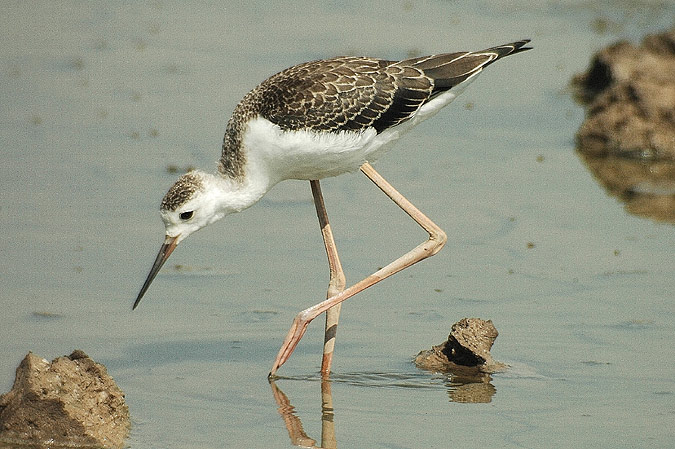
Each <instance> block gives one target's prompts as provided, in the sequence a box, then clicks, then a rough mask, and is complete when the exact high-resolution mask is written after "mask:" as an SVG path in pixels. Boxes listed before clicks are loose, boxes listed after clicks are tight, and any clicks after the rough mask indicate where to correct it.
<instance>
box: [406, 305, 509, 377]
mask: <svg viewBox="0 0 675 449" xmlns="http://www.w3.org/2000/svg"><path fill="white" fill-rule="evenodd" d="M497 335H499V333H498V332H497V329H496V328H495V327H494V325H493V324H492V321H491V320H487V321H485V320H481V319H480V318H463V319H461V320H459V321H458V322H456V323H455V324H453V325H452V329H451V332H450V335H449V336H448V339H447V340H446V341H445V342H443V343H441V344H440V345H436V346H434V347H432V348H431V349H429V350H424V351H421V352H420V353H419V354H417V357H415V364H416V365H417V366H418V367H419V368H422V369H427V370H431V371H443V372H455V373H456V372H464V373H468V372H471V371H473V372H476V373H493V372H495V371H500V370H502V369H504V368H505V367H506V365H504V364H503V363H499V362H496V361H494V360H493V359H492V355H491V354H490V349H491V348H492V345H493V343H494V341H495V339H496V338H497Z"/></svg>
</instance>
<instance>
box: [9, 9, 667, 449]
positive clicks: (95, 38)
mask: <svg viewBox="0 0 675 449" xmlns="http://www.w3.org/2000/svg"><path fill="white" fill-rule="evenodd" d="M674 13H675V7H674V6H673V5H671V4H668V3H659V2H642V3H639V4H637V6H636V4H635V3H633V2H630V3H623V2H605V3H603V4H601V5H597V4H596V3H595V2H571V1H568V2H553V3H552V2H549V3H546V4H544V5H542V6H535V5H533V4H530V3H529V2H515V3H514V2H489V3H488V2H477V3H472V4H464V3H462V2H460V3H457V2H447V1H426V2H412V1H397V2H384V1H380V2H372V3H363V2H340V3H339V4H335V3H329V2H305V1H300V2H294V3H292V4H285V3H278V4H274V3H270V2H263V1H253V2H241V3H237V2H230V3H222V2H213V3H208V4H203V3H193V2H177V1H153V2H147V3H139V4H136V3H118V2H112V3H111V2H98V1H88V2H76V1H71V2H58V3H54V2H46V1H42V2H8V3H6V4H5V6H4V7H3V14H2V15H0V16H1V18H0V30H1V31H0V36H1V37H2V41H3V43H4V45H3V46H2V49H1V50H0V54H1V55H2V64H1V66H0V77H1V83H0V103H1V104H2V108H0V126H1V127H2V131H1V132H0V147H1V148H2V153H1V154H2V164H0V184H1V185H2V195H1V197H0V212H1V213H0V219H1V220H2V230H3V233H4V236H3V239H2V240H1V241H0V253H1V254H2V257H0V279H1V280H2V289H1V292H0V295H1V296H2V301H3V304H4V312H3V314H2V318H0V360H1V361H2V362H1V363H0V387H1V388H0V390H3V391H6V390H8V389H9V388H10V387H11V383H12V381H13V376H14V369H15V367H16V365H17V364H18V362H19V361H20V360H21V358H22V357H23V356H24V355H25V353H26V352H27V351H33V352H35V353H37V354H39V355H41V356H43V357H47V358H50V359H51V358H54V357H56V356H59V355H64V354H69V353H70V352H72V350H73V349H75V348H79V349H83V350H84V351H85V352H87V353H88V354H89V355H90V356H91V357H93V358H94V359H95V360H97V361H100V362H103V363H104V364H106V366H107V367H108V369H109V371H110V373H111V374H112V375H113V377H114V378H115V379H116V381H117V382H118V383H119V385H120V387H121V388H122V389H123V390H124V391H125V393H126V395H127V400H128V403H129V406H130V410H131V413H132V417H133V423H134V427H133V432H132V435H131V438H130V440H129V445H130V447H132V448H152V447H157V448H159V447H161V448H184V447H191V448H214V447H260V448H263V447H264V448H270V447H280V448H284V447H290V446H291V442H292V441H295V442H296V443H298V441H300V440H298V439H297V438H296V439H295V440H293V436H295V437H298V435H300V436H302V432H300V433H298V432H296V433H293V432H289V431H288V430H287V425H288V424H289V422H290V423H292V424H297V422H298V421H300V422H301V423H302V425H303V432H304V434H306V435H307V437H308V438H311V439H313V440H316V441H318V442H320V441H321V434H322V428H323V431H324V433H325V435H326V438H325V440H326V441H327V442H328V443H330V442H331V441H337V444H338V445H339V446H340V447H347V448H349V447H371V448H376V447H383V448H385V447H386V448H416V447H428V448H434V447H438V448H445V447H452V446H454V445H462V446H463V447H486V446H490V447H542V446H550V447H613V448H617V447H666V446H668V445H670V444H672V441H675V431H674V430H673V426H672V421H673V417H674V416H675V407H674V405H673V404H675V401H673V395H674V393H675V382H674V380H673V379H675V368H674V365H673V362H672V361H673V359H675V350H674V349H673V345H672V344H671V340H672V336H673V333H674V331H675V324H674V323H675V317H674V316H673V315H674V314H673V310H674V307H673V299H674V298H673V291H675V281H674V279H675V277H674V276H673V271H674V268H675V264H674V262H673V248H674V247H675V246H674V245H675V229H673V226H672V225H668V224H662V223H657V222H653V221H650V220H647V219H644V218H640V217H636V216H632V215H629V214H628V213H626V212H625V210H624V209H623V207H622V205H621V203H619V202H618V201H617V200H616V199H615V198H613V197H610V196H608V195H607V194H606V193H605V191H604V190H603V189H602V187H601V186H599V185H598V184H597V183H596V181H595V180H594V179H593V177H592V176H591V175H590V174H589V172H588V170H587V169H586V167H585V166H584V164H583V163H582V162H581V161H580V160H579V158H578V157H577V156H576V154H575V153H574V141H573V138H574V133H575V131H576V129H577V127H578V126H579V124H580V123H581V121H582V119H583V110H582V109H581V108H580V107H578V106H577V105H575V104H574V102H573V101H572V100H571V97H570V95H569V92H568V90H567V83H568V80H569V79H570V77H571V76H572V75H573V74H575V73H577V72H579V71H581V70H583V69H584V68H585V67H586V66H587V64H588V61H589V59H590V57H591V55H592V54H593V52H594V51H597V50H598V49H600V48H601V47H602V46H604V45H607V44H608V43H610V42H613V41H615V40H617V39H630V40H633V41H638V40H639V39H640V38H641V36H642V35H643V34H644V33H647V32H651V31H660V30H662V29H664V28H665V27H667V26H670V25H672V17H673V16H674ZM525 37H529V38H532V39H533V45H534V47H535V50H533V51H530V52H527V53H524V54H521V55H516V56H514V57H511V58H507V59H506V60H504V61H500V62H499V63H497V64H495V65H494V66H492V67H490V70H488V71H486V72H485V73H484V74H483V75H481V77H480V78H479V79H478V80H477V81H476V82H475V83H474V84H473V85H472V86H471V87H470V88H469V89H468V90H467V91H466V92H465V93H464V94H463V96H462V97H460V98H459V99H458V100H457V101H456V103H455V104H453V105H451V106H450V107H448V108H447V109H446V110H444V111H443V112H442V113H440V114H439V115H438V116H436V117H434V119H432V120H430V121H428V122H425V123H423V124H422V125H420V126H419V127H418V128H417V129H415V130H414V131H413V132H412V133H411V134H409V135H408V136H406V137H405V138H404V139H402V140H401V141H400V142H399V143H398V144H397V146H396V148H395V149H394V150H392V151H391V153H390V154H388V155H387V157H386V158H384V159H383V160H381V161H380V162H379V163H378V164H377V165H376V168H377V169H378V170H379V171H380V172H381V173H382V174H383V176H385V177H386V178H387V179H388V180H389V181H390V182H391V183H392V184H393V185H394V186H396V187H398V188H399V189H400V190H401V192H402V193H404V194H405V195H407V196H408V198H409V199H410V200H411V201H413V202H414V203H415V204H416V205H417V206H418V207H419V208H420V209H421V210H422V211H424V212H426V213H428V215H429V216H430V217H431V218H432V219H433V220H435V221H436V222H437V223H438V224H439V225H441V226H442V227H443V228H444V229H445V230H446V231H447V232H448V235H449V242H448V244H447V246H446V248H445V249H444V250H443V251H442V252H441V253H439V254H438V255H437V256H435V257H434V258H433V259H431V260H429V261H425V262H423V263H421V264H419V265H417V266H415V267H413V268H411V269H409V270H406V271H405V272H403V273H402V274H399V275H397V276H395V277H393V278H391V279H389V280H387V281H385V282H383V283H382V284H379V285H377V286H376V287H373V288H372V289H370V290H369V291H366V292H364V293H363V294H361V295H359V296H358V297H356V298H354V299H351V300H350V301H348V302H347V303H345V307H343V317H342V321H341V326H340V330H339V334H338V346H337V353H336V357H335V366H334V370H335V375H334V377H333V379H334V381H333V382H332V383H330V384H328V385H326V384H322V383H321V382H320V381H319V378H318V376H317V375H316V373H317V371H318V369H319V363H320V358H321V356H320V351H321V342H322V325H321V323H320V322H316V323H313V324H312V325H311V326H310V329H309V331H308V332H307V334H306V336H305V337H304V339H303V341H302V342H301V344H300V345H299V347H298V349H297V351H296V353H295V354H293V356H292V357H291V359H290V361H289V362H288V363H287V364H286V365H285V366H284V367H282V369H281V370H280V372H279V374H280V375H282V376H285V377H282V378H281V379H279V380H278V381H277V382H276V384H275V385H274V386H270V385H269V384H268V383H267V379H266V375H267V372H268V370H269V368H270V366H271V363H272V360H273V359H274V356H275V355H276V352H277V350H278V348H279V345H280V343H281V339H282V337H283V336H284V335H285V333H286V331H287V329H288V326H289V325H290V323H291V320H292V318H293V316H294V315H295V313H297V312H298V311H299V310H301V309H303V308H305V307H307V306H309V305H311V304H314V303H315V302H317V301H318V300H320V299H321V298H322V297H323V296H324V295H325V288H326V283H327V267H326V262H325V260H324V259H325V256H324V254H323V247H322V242H321V237H320V233H319V229H318V225H317V222H316V217H315V212H314V207H313V205H312V203H311V195H310V190H309V185H308V183H306V182H286V183H282V184H281V185H279V186H277V187H275V189H274V190H273V191H272V192H270V194H268V195H267V196H266V197H265V198H264V199H263V201H262V202H261V203H260V204H258V205H256V206H254V207H253V208H251V209H249V210H247V211H245V212H244V213H242V214H239V215H236V216H232V217H228V218H227V219H225V220H223V222H221V223H219V224H217V225H214V226H212V227H210V228H209V229H205V230H203V231H202V232H200V233H198V234H196V235H194V236H192V237H191V238H190V239H188V240H187V241H185V242H184V244H181V246H180V247H179V248H178V249H177V250H176V252H175V253H174V255H173V256H172V257H171V260H170V261H169V263H168V264H167V266H166V268H165V269H164V270H163V271H162V272H161V273H160V275H159V276H158V278H157V279H156V280H155V282H154V284H153V285H152V287H151V289H150V291H149V293H148V294H147V295H146V297H145V298H144V300H143V303H141V305H140V307H139V308H138V309H137V310H136V311H134V312H133V313H132V312H131V304H132V302H133V299H134V298H135V295H136V294H137V292H138V289H139V288H140V286H141V284H142V282H143V280H144V278H145V276H146V274H147V270H148V269H149V268H150V265H151V262H152V260H153V258H154V256H155V254H156V251H157V249H158V247H159V245H160V243H161V242H162V239H163V234H162V233H163V227H162V224H161V222H160V220H159V217H158V214H157V208H158V204H159V201H160V199H161V197H162V195H163V194H164V192H165V191H166V189H167V188H168V187H169V186H170V185H171V183H172V182H173V179H174V178H175V176H176V174H175V173H170V172H172V171H174V170H175V169H178V170H179V171H180V170H182V169H184V168H187V167H192V166H199V167H202V168H206V169H209V168H214V169H215V164H214V161H215V160H216V159H217V157H218V156H219V154H218V153H219V148H220V142H221V139H222V133H223V130H224V127H225V123H226V120H227V118H228V117H229V114H230V113H231V111H232V109H233V108H234V106H235V105H236V103H237V101H238V100H239V99H240V98H241V96H243V95H244V94H245V93H246V92H247V91H248V90H249V89H250V88H252V87H253V86H255V85H256V84H257V83H258V82H259V81H261V80H262V79H264V78H265V77H267V76H269V75H271V74H272V73H274V72H276V71H278V70H281V69H283V68H285V67H287V66H290V65H292V64H295V63H299V62H302V61H305V60H310V59H315V58H321V57H328V56H335V55H339V54H367V55H372V56H381V57H385V58H402V57H406V56H408V55H418V54H427V53H435V52H442V51H454V50H477V49H481V48H485V47H488V46H491V45H494V44H500V43H504V42H509V41H512V40H515V39H520V38H525ZM322 185H323V189H324V196H325V198H326V203H327V208H328V212H329V215H330V218H331V222H332V225H333V230H334V232H335V235H336V240H337V244H338V246H339V248H340V252H341V257H342V260H343V265H344V266H345V271H346V274H347V278H348V281H349V280H351V281H356V280H358V279H360V278H361V277H364V276H366V275H367V274H369V273H371V272H372V271H374V270H375V269H376V268H378V267H380V266H382V265H384V264H385V263H387V262H388V261H389V260H391V259H393V258H395V257H397V256H399V255H400V254H402V253H403V252H405V251H407V250H408V249H409V248H411V247H412V246H414V245H416V244H417V243H418V242H420V241H422V240H423V239H424V238H425V236H424V233H423V232H421V231H420V230H419V229H418V228H417V227H416V225H414V223H412V222H411V221H410V220H409V219H408V218H407V217H406V216H405V215H404V214H402V213H401V212H400V211H399V210H398V209H397V208H396V207H395V206H394V205H393V204H392V203H391V202H390V201H388V200H387V199H386V198H385V197H384V196H383V195H382V194H380V193H379V192H378V191H377V189H375V188H374V187H373V186H372V185H371V184H370V182H369V181H368V180H367V179H366V178H365V177H363V176H362V175H359V174H354V175H345V176H342V177H339V178H335V179H330V180H326V181H325V182H323V183H322ZM474 316H475V317H481V318H484V319H492V320H493V321H494V323H495V326H496V327H497V329H498V330H499V332H500V336H499V338H498V339H497V341H496V345H495V347H494V349H493V355H494V356H495V358H496V359H497V360H501V361H504V362H506V363H508V364H510V365H511V366H512V368H511V369H510V370H509V371H507V372H505V373H498V374H494V375H492V376H491V378H490V379H488V380H487V383H486V384H485V385H489V386H491V388H490V387H488V388H489V390H488V391H489V394H488V395H487V397H488V401H487V402H481V403H467V402H466V401H461V400H458V399H457V398H459V397H464V396H461V395H459V394H458V393H457V389H458V388H459V387H461V386H462V385H463V384H462V382H459V383H458V382H457V379H453V378H451V377H447V376H444V375H439V374H432V373H427V372H423V371H419V370H417V368H415V367H414V365H413V364H412V363H411V359H412V357H413V356H414V355H415V354H416V353H417V352H418V351H419V350H421V349H426V348H429V347H431V346H432V345H434V344H438V343H440V342H441V341H442V340H443V339H444V338H445V337H446V336H447V334H448V333H449V330H450V325H451V324H452V323H454V322H455V321H457V320H459V319H460V318H462V317H474ZM275 387H276V388H277V389H275ZM484 387H485V386H483V387H482V388H484ZM327 390H330V393H331V395H330V399H331V401H332V407H326V406H325V404H326V401H327V398H328V396H326V392H327ZM280 393H281V394H280ZM284 397H285V398H286V402H284V399H283V398H284ZM322 400H323V401H324V408H323V412H322ZM280 404H281V405H283V406H280ZM329 409H332V411H331V410H329ZM322 413H323V417H324V419H323V420H322ZM327 413H329V415H330V419H329V420H327V419H325V418H326V414H327ZM327 422H332V423H333V424H334V427H333V428H330V426H328V427H327V426H326V423H327ZM322 426H323V427H322ZM331 432H334V439H333V438H332V437H331V438H328V436H329V434H331ZM303 441H304V440H303ZM305 443H307V441H305Z"/></svg>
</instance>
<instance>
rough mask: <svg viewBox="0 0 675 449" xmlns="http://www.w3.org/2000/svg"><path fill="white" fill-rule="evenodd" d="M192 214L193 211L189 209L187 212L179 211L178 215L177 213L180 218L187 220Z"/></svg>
mask: <svg viewBox="0 0 675 449" xmlns="http://www.w3.org/2000/svg"><path fill="white" fill-rule="evenodd" d="M193 214H194V211H191V210H189V211H187V212H181V213H180V215H178V216H179V217H180V219H181V220H183V221H187V220H189V219H190V218H192V215H193Z"/></svg>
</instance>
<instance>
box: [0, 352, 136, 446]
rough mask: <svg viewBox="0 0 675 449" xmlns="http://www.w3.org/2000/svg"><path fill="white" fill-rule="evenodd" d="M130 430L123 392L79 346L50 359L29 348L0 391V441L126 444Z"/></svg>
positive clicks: (67, 444)
mask: <svg viewBox="0 0 675 449" xmlns="http://www.w3.org/2000/svg"><path fill="white" fill-rule="evenodd" d="M128 433H129V409H128V408H127V405H126V403H125V402H124V393H122V390H120V389H119V387H118V386H117V385H116V384H115V381H114V380H113V379H112V377H110V376H109V375H108V373H107V371H106V369H105V367H104V366H103V365H101V364H99V363H96V362H94V361H93V360H92V359H91V358H89V356H87V355H86V354H85V353H84V352H82V351H80V350H76V351H74V352H73V353H72V354H70V355H69V356H67V357H58V358H56V359H54V360H53V361H52V362H51V363H50V362H48V361H47V360H45V359H43V358H40V357H38V356H36V355H35V354H33V353H30V352H29V353H28V355H26V357H25V358H24V359H23V360H22V361H21V363H20V364H19V366H18V368H17V369H16V379H15V380H14V386H13V387H12V390H11V391H9V392H8V393H5V394H3V395H2V396H0V445H1V444H2V443H6V444H21V445H31V447H59V446H68V447H97V448H101V447H104V448H122V447H124V439H125V438H126V437H127V435H128Z"/></svg>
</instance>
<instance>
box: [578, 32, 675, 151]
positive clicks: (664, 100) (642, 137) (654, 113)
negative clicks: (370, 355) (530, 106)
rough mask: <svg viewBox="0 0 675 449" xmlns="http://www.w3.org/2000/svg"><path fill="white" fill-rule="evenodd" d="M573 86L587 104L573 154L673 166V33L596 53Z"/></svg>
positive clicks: (674, 46) (674, 117) (620, 43)
mask: <svg viewBox="0 0 675 449" xmlns="http://www.w3.org/2000/svg"><path fill="white" fill-rule="evenodd" d="M573 84H574V85H575V86H576V87H577V91H578V94H579V98H580V99H581V100H582V101H583V102H584V103H586V104H587V116H586V120H585V121H584V123H583V124H582V125H581V128H580V129H579V132H578V133H577V143H578V149H579V151H581V152H585V153H591V154H595V155H607V154H615V155H624V156H630V157H642V158H649V159H668V160H673V161H675V29H673V30H671V31H669V32H667V33H663V34H658V35H652V36H648V37H647V38H645V39H644V41H643V43H642V45H640V46H635V45H632V44H630V43H628V42H625V41H624V42H618V43H616V44H614V45H611V46H610V47H607V48H605V49H603V50H601V51H600V52H599V53H598V54H597V55H595V57H594V58H593V60H592V62H591V65H590V67H589V69H588V71H587V72H586V73H583V74H581V75H577V76H576V77H575V79H574V80H573Z"/></svg>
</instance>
